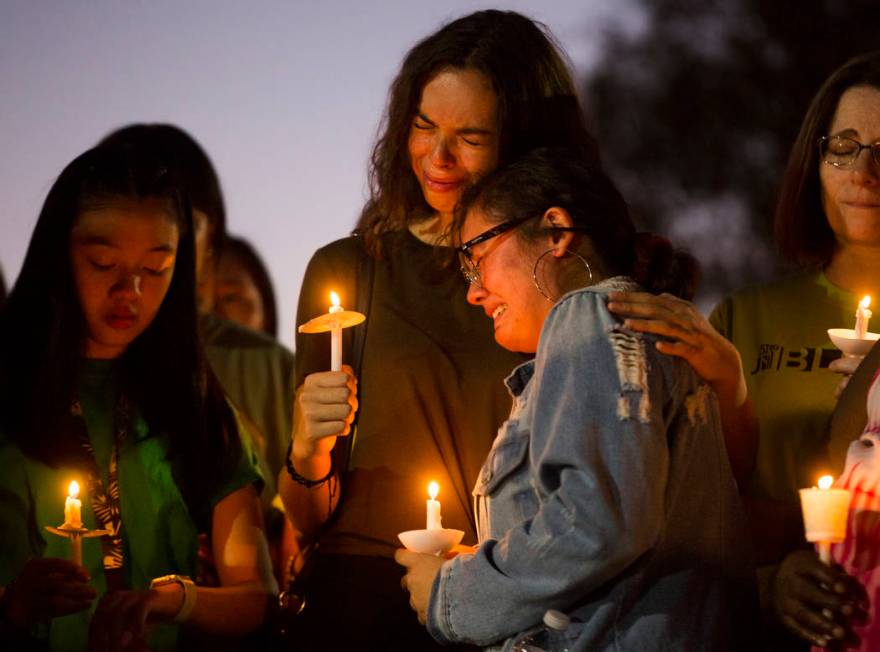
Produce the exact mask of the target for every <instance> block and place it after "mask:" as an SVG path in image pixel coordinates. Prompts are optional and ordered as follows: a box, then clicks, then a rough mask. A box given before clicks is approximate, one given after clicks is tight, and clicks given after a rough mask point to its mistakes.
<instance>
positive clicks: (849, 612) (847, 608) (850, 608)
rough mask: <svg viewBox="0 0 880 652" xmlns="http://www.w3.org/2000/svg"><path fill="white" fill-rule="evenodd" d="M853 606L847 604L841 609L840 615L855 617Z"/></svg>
mask: <svg viewBox="0 0 880 652" xmlns="http://www.w3.org/2000/svg"><path fill="white" fill-rule="evenodd" d="M853 610H854V608H853V606H852V605H851V604H845V605H843V606H842V607H841V608H840V613H842V614H843V615H844V616H852V615H853Z"/></svg>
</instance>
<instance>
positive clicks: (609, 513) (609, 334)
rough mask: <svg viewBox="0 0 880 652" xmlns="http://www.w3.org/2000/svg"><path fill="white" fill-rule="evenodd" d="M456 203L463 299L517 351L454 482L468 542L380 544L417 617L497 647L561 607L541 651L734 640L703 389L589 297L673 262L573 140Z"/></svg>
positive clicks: (726, 519) (681, 268) (713, 441)
mask: <svg viewBox="0 0 880 652" xmlns="http://www.w3.org/2000/svg"><path fill="white" fill-rule="evenodd" d="M458 212H459V217H458V224H459V229H460V231H459V235H460V237H461V240H462V241H464V244H462V245H461V246H460V247H459V251H460V253H461V263H462V272H463V273H464V276H465V278H466V280H467V282H468V283H469V284H470V290H469V292H468V301H469V302H470V303H472V304H473V305H475V306H479V307H481V308H482V309H483V310H484V311H485V313H486V316H487V317H488V318H489V319H492V321H493V322H494V326H495V339H496V340H497V341H498V343H499V344H501V345H502V346H504V347H505V348H507V349H511V350H514V351H521V352H526V353H534V354H535V358H534V359H533V360H532V361H530V362H526V363H524V364H522V365H520V366H519V367H518V368H516V369H515V370H514V371H513V373H512V374H511V375H510V376H509V377H508V378H507V380H506V383H507V386H508V388H509V390H510V394H511V396H512V398H513V408H512V411H511V414H510V418H509V419H508V421H507V422H506V423H505V424H504V425H503V426H502V427H501V428H500V430H499V432H498V435H497V437H496V439H495V443H494V445H493V448H492V450H491V451H490V453H489V456H488V457H487V459H486V461H485V463H484V465H483V469H482V472H481V474H480V478H479V480H478V482H477V485H476V487H474V491H473V494H474V501H475V504H476V513H477V516H478V519H479V520H478V526H479V537H480V541H479V545H478V546H477V547H476V548H474V549H473V551H472V552H467V553H461V554H459V555H457V556H456V557H454V558H452V559H449V560H445V561H444V560H443V559H440V558H438V557H433V556H430V555H422V554H418V553H414V552H409V551H405V550H401V551H398V553H397V560H398V562H399V563H401V564H402V565H404V566H406V567H407V574H406V576H405V577H404V580H403V585H404V587H405V588H406V589H407V590H408V591H409V592H410V603H411V604H412V606H413V608H414V609H415V610H416V611H417V612H418V614H419V616H420V618H421V619H422V622H424V623H425V624H426V626H427V628H428V631H429V632H430V633H431V635H432V636H433V637H434V638H435V639H437V640H438V641H440V642H442V643H453V642H469V643H476V644H478V645H483V646H499V647H501V646H503V648H504V649H509V648H510V645H511V640H512V638H513V637H515V636H516V635H517V634H518V633H520V632H522V631H524V630H526V629H529V628H531V627H533V626H535V625H536V624H538V623H540V621H541V618H542V616H543V614H544V612H545V611H546V610H547V609H549V608H553V609H558V610H561V611H564V612H565V613H567V614H568V615H569V616H571V619H572V625H571V626H570V627H569V628H568V629H567V630H566V631H565V632H563V633H560V634H559V637H560V639H561V640H560V641H559V642H558V649H570V650H638V651H639V652H642V651H644V650H688V651H693V650H713V651H716V650H725V649H735V648H740V649H748V642H746V641H743V640H742V638H743V637H744V636H747V635H748V634H749V629H750V627H749V625H750V624H751V622H750V620H751V618H752V615H753V612H754V590H753V584H752V582H753V580H752V569H751V567H750V565H749V560H748V556H747V553H746V548H747V545H746V544H745V542H746V540H747V539H746V533H745V530H744V522H743V516H742V513H741V509H740V503H739V498H738V495H737V489H736V486H735V482H734V480H733V476H732V474H731V470H730V465H729V463H728V460H727V455H726V452H725V447H724V442H723V438H722V434H721V425H720V421H719V416H718V407H717V401H716V399H715V396H714V394H713V393H712V391H711V390H710V389H709V388H708V387H707V386H706V385H705V384H703V383H702V382H701V381H700V380H699V378H697V376H696V375H695V374H694V373H693V372H692V370H691V369H690V367H689V366H688V365H687V363H685V362H683V361H681V360H679V359H677V358H672V357H669V356H664V355H662V354H660V353H659V352H657V350H656V347H655V340H656V338H655V337H654V336H651V335H645V334H640V333H635V332H632V331H629V330H627V329H626V328H624V327H623V324H622V322H620V321H619V319H618V318H616V317H615V316H614V315H612V314H611V313H609V311H608V310H607V308H606V301H607V300H606V294H607V293H608V292H610V291H613V290H621V289H639V288H642V289H645V290H648V291H651V292H664V291H667V292H673V293H677V294H686V293H688V291H689V290H691V289H692V278H690V277H689V274H688V273H689V272H690V273H692V272H693V270H694V267H695V266H694V264H693V263H692V259H690V258H689V257H687V256H685V255H683V254H680V253H674V252H673V251H672V249H671V247H670V245H669V243H667V242H666V241H663V240H661V239H659V238H651V237H646V236H637V234H636V232H635V229H634V228H633V225H632V222H631V220H630V217H629V215H628V212H627V208H626V204H625V202H624V201H623V198H622V197H621V196H620V194H619V193H618V192H617V190H616V189H615V188H614V186H613V184H612V183H611V182H610V180H609V179H608V178H607V177H606V176H605V174H604V172H603V171H602V170H601V168H600V167H599V165H598V163H594V162H592V161H589V160H584V159H583V158H582V157H580V156H579V155H577V154H575V153H573V152H566V151H561V150H539V151H536V152H533V153H531V154H529V155H528V156H526V157H525V158H523V159H521V160H520V161H519V162H517V163H514V164H512V165H510V166H509V167H507V168H504V169H501V170H499V171H497V172H495V173H493V174H492V175H490V176H488V177H486V178H484V179H483V180H482V181H481V182H480V183H479V184H477V185H476V186H475V187H473V188H471V189H470V190H469V191H468V192H467V193H466V194H465V196H464V197H463V198H462V201H461V205H460V207H459V211H458ZM474 400H479V397H474ZM552 649H557V648H556V647H554V648H552Z"/></svg>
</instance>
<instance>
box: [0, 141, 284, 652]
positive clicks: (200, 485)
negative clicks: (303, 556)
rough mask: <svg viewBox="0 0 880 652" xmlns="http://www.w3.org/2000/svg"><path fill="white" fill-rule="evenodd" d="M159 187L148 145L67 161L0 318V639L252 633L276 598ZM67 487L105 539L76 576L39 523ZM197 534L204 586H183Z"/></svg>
mask: <svg viewBox="0 0 880 652" xmlns="http://www.w3.org/2000/svg"><path fill="white" fill-rule="evenodd" d="M172 177H173V175H172V174H171V172H169V166H167V165H166V164H165V162H164V159H163V157H162V156H161V155H160V154H159V153H158V152H156V151H152V150H151V149H150V148H149V147H147V146H139V147H131V146H124V145H101V146H98V147H96V148H94V149H92V150H89V151H87V152H85V153H84V154H82V155H81V156H79V157H78V158H76V159H75V160H74V161H73V162H72V163H70V164H69V165H68V166H67V167H66V168H65V169H64V171H63V172H62V173H61V175H60V176H59V177H58V179H57V181H56V182H55V183H54V185H53V186H52V188H51V190H50V191H49V195H48V197H47V198H46V202H45V204H44V206H43V210H42V212H41V214H40V217H39V219H38V221H37V225H36V228H35V230H34V234H33V236H32V239H31V243H30V246H29V248H28V252H27V255H26V257H25V261H24V264H23V267H22V270H21V274H20V275H19V278H18V280H17V282H16V283H15V286H14V287H13V288H12V291H11V293H10V295H9V298H8V300H7V302H6V304H5V305H4V306H3V309H2V312H0V468H3V470H4V473H3V474H2V477H0V586H3V589H2V594H0V629H2V636H3V640H4V642H8V641H15V642H16V644H19V645H26V644H32V643H38V644H39V642H40V641H43V642H47V643H48V646H49V647H50V648H51V649H85V648H86V647H87V646H89V647H91V648H92V649H99V650H102V649H106V650H110V649H113V650H115V649H123V648H129V649H141V648H143V647H145V646H149V647H151V648H159V649H168V648H171V647H173V646H174V645H175V641H176V637H177V627H175V626H173V624H176V623H179V622H183V621H187V622H188V623H191V625H192V626H193V627H194V628H196V629H198V630H202V631H206V632H213V633H221V634H226V635H240V634H244V633H247V632H249V631H252V630H254V629H255V628H257V627H259V625H260V624H261V623H262V622H263V620H264V616H265V611H266V605H267V598H268V596H269V595H270V594H271V593H273V592H274V591H275V588H276V587H275V585H274V580H273V579H272V576H271V567H270V562H269V559H268V554H267V549H266V543H265V539H264V536H263V531H262V528H261V517H260V508H259V502H258V492H259V489H260V486H261V482H262V480H261V478H260V475H259V473H258V471H257V470H256V468H255V462H254V458H253V454H252V451H251V450H250V449H249V447H248V446H247V445H246V443H245V444H243V442H246V441H247V438H245V437H239V430H240V428H241V426H240V423H239V422H238V420H237V417H236V414H235V412H234V410H233V409H232V408H231V407H230V405H229V404H228V403H227V401H226V398H225V396H224V395H223V392H222V390H221V389H220V386H219V384H218V383H217V381H216V379H215V378H214V376H213V374H211V372H210V371H209V369H208V367H207V366H206V364H205V361H204V356H203V353H202V349H201V345H200V343H199V338H198V334H197V329H196V324H197V322H196V304H195V266H194V256H195V254H194V245H193V227H192V214H191V210H190V206H189V201H188V199H187V198H185V197H184V196H183V195H182V194H181V193H180V192H179V190H178V188H179V186H178V184H177V183H176V181H175V179H174V178H172ZM71 480H77V481H78V483H79V485H80V487H81V488H82V493H81V494H80V498H81V500H82V521H83V526H84V527H86V528H89V529H101V530H108V531H109V532H110V535H108V536H104V537H101V538H100V539H87V540H85V541H83V547H82V548H83V550H82V553H83V554H82V565H81V566H80V565H77V564H74V563H73V562H72V561H69V560H67V559H66V557H67V556H68V550H69V544H68V542H67V540H65V539H62V538H61V537H57V536H54V535H52V534H50V533H49V532H47V531H46V530H45V526H58V525H59V524H61V523H62V521H64V520H65V515H64V511H63V507H64V497H65V494H66V489H67V486H68V483H69V482H70V481H71ZM199 532H208V533H210V535H211V540H212V545H213V553H214V559H215V562H216V570H217V572H218V574H219V578H220V584H221V586H219V587H217V588H203V587H196V586H195V585H194V584H193V583H192V582H191V581H190V580H189V578H188V577H187V576H195V574H196V571H197V567H196V562H197V550H198V546H197V535H198V533H199ZM169 575H171V576H172V577H170V578H169V577H167V576H169ZM159 578H161V580H160V581H158V582H157V581H154V580H157V579H159ZM166 624H168V625H170V626H166Z"/></svg>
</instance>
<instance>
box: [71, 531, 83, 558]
mask: <svg viewBox="0 0 880 652" xmlns="http://www.w3.org/2000/svg"><path fill="white" fill-rule="evenodd" d="M70 561H72V562H73V563H74V564H76V565H77V566H82V565H83V540H82V536H81V535H80V534H79V533H78V532H73V533H71V535H70Z"/></svg>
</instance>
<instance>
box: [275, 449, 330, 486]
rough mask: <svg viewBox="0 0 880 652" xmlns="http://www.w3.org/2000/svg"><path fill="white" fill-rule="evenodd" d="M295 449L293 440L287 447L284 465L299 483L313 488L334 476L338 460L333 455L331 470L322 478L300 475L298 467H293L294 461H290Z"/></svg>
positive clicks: (292, 477)
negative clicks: (313, 478)
mask: <svg viewBox="0 0 880 652" xmlns="http://www.w3.org/2000/svg"><path fill="white" fill-rule="evenodd" d="M292 451H293V441H292V440H291V442H290V445H289V446H288V447H287V455H286V456H285V458H284V465H285V466H286V467H287V473H288V475H289V476H290V477H291V479H292V480H293V481H294V482H296V483H297V484H301V485H302V486H304V487H305V488H306V489H311V488H312V487H317V486H318V485H319V484H324V483H325V482H327V480H329V479H330V478H332V477H333V474H334V473H335V472H336V460H334V459H333V455H331V456H330V470H329V471H328V472H327V475H325V476H324V477H323V478H321V479H320V480H309V479H308V478H307V477H305V476H302V475H300V474H299V473H297V472H296V469H295V468H293V462H291V461H290V453H291V452H292Z"/></svg>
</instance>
